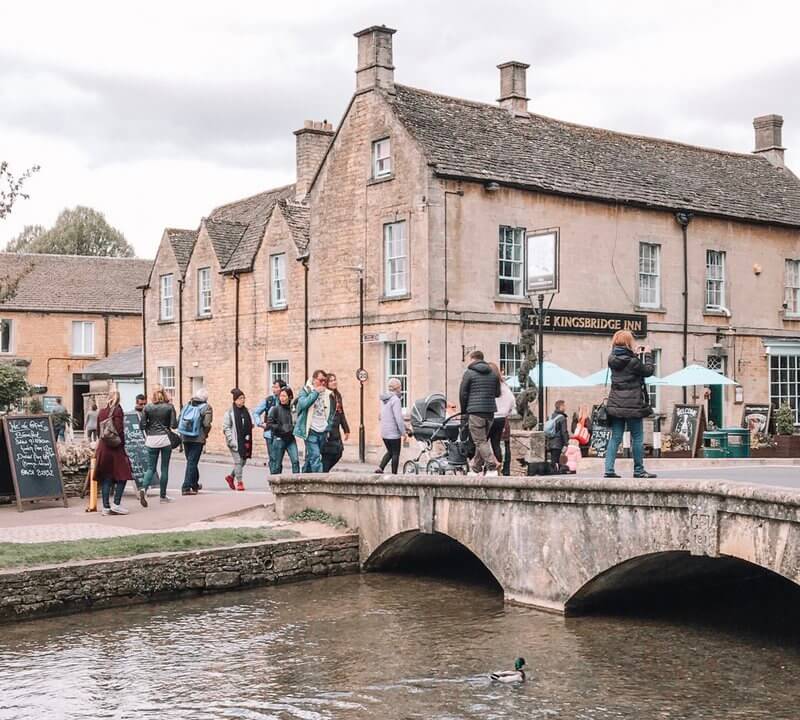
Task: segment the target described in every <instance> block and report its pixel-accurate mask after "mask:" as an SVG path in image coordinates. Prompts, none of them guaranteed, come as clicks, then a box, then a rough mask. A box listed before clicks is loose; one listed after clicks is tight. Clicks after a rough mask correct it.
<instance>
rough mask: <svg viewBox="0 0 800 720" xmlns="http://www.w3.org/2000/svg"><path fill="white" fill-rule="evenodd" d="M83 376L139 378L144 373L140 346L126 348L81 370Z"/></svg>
mask: <svg viewBox="0 0 800 720" xmlns="http://www.w3.org/2000/svg"><path fill="white" fill-rule="evenodd" d="M82 372H83V374H84V375H109V376H111V377H139V376H140V375H142V374H143V373H144V357H143V354H142V346H141V345H139V346H137V347H132V348H128V349H127V350H122V351H121V352H118V353H114V354H113V355H109V356H108V357H107V358H103V359H102V360H98V361H97V362H93V363H91V364H90V365H87V366H86V367H84V368H83V371H82Z"/></svg>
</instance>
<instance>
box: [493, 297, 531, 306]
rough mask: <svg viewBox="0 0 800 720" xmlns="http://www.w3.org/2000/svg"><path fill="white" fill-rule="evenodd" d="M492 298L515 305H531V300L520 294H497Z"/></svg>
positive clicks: (498, 301)
mask: <svg viewBox="0 0 800 720" xmlns="http://www.w3.org/2000/svg"><path fill="white" fill-rule="evenodd" d="M492 300H493V301H494V302H496V303H513V304H515V305H530V304H531V301H530V300H529V299H528V298H526V297H520V296H519V295H495V296H494V297H493V298H492Z"/></svg>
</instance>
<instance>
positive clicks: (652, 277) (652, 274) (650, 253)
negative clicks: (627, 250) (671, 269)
mask: <svg viewBox="0 0 800 720" xmlns="http://www.w3.org/2000/svg"><path fill="white" fill-rule="evenodd" d="M660 304H661V246H660V245H654V244H653V243H639V305H640V306H641V307H652V308H657V307H659V306H660Z"/></svg>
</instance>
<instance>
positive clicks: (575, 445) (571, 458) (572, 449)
mask: <svg viewBox="0 0 800 720" xmlns="http://www.w3.org/2000/svg"><path fill="white" fill-rule="evenodd" d="M564 452H565V453H566V456H567V472H569V473H570V474H571V475H574V474H575V473H577V472H578V463H579V462H580V459H581V446H580V443H579V442H578V438H574V437H573V438H570V439H569V444H568V445H567V449H566V450H565V451H564Z"/></svg>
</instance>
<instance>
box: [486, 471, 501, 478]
mask: <svg viewBox="0 0 800 720" xmlns="http://www.w3.org/2000/svg"><path fill="white" fill-rule="evenodd" d="M497 476H498V475H497V470H487V471H486V477H497Z"/></svg>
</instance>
